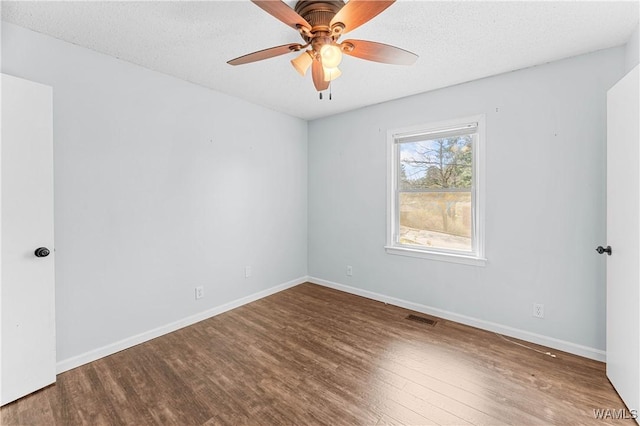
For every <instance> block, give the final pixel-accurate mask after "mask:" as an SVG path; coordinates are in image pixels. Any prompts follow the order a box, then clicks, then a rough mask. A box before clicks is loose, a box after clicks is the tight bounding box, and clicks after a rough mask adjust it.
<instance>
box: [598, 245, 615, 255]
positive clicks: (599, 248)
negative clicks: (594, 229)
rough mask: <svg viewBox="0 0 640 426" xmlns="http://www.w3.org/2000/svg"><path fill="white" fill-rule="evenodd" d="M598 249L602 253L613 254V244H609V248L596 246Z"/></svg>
mask: <svg viewBox="0 0 640 426" xmlns="http://www.w3.org/2000/svg"><path fill="white" fill-rule="evenodd" d="M596 251H597V252H598V253H600V254H602V253H607V254H608V255H609V256H611V246H607V248H604V247H602V246H598V247H597V248H596Z"/></svg>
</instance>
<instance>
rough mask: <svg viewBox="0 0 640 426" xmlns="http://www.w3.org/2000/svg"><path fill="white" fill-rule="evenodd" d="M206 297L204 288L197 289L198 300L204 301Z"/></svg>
mask: <svg viewBox="0 0 640 426" xmlns="http://www.w3.org/2000/svg"><path fill="white" fill-rule="evenodd" d="M203 297H204V287H203V286H198V287H196V299H202V298H203Z"/></svg>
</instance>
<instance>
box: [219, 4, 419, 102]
mask: <svg viewBox="0 0 640 426" xmlns="http://www.w3.org/2000/svg"><path fill="white" fill-rule="evenodd" d="M251 1H252V2H253V3H255V4H256V5H258V6H259V7H260V8H262V9H263V10H264V11H266V12H267V13H269V14H270V15H272V16H273V17H275V18H277V19H279V20H280V21H282V22H284V23H285V24H287V25H289V26H290V27H292V28H294V29H295V30H297V31H298V32H299V33H300V35H301V36H302V38H303V40H304V41H305V44H299V43H291V44H284V45H282V46H276V47H271V48H269V49H264V50H259V51H257V52H253V53H249V54H247V55H244V56H240V57H238V58H235V59H232V60H230V61H228V62H227V63H228V64H230V65H242V64H248V63H250V62H256V61H261V60H263V59H268V58H272V57H274V56H280V55H284V54H287V53H291V52H299V51H302V53H301V54H300V55H299V56H298V57H297V58H295V59H293V60H292V61H291V64H292V65H293V67H294V68H295V69H296V70H297V71H298V72H299V73H300V74H301V75H303V76H304V75H305V74H306V73H307V70H308V69H309V68H311V75H312V77H313V84H314V85H315V88H316V90H317V91H318V92H321V91H323V90H326V89H327V88H328V87H329V83H330V82H331V81H332V80H335V79H336V78H338V77H339V76H340V74H341V72H340V69H339V68H338V65H339V64H340V61H341V60H342V55H343V54H345V55H349V56H354V57H356V58H360V59H366V60H368V61H375V62H382V63H385V64H396V65H411V64H413V63H414V62H415V61H416V59H417V58H418V56H417V55H416V54H414V53H411V52H409V51H407V50H404V49H400V48H399V47H395V46H390V45H388V44H383V43H376V42H373V41H366V40H345V41H343V42H341V43H338V39H339V38H340V36H341V35H342V34H345V33H347V32H349V31H353V30H354V29H356V28H358V27H359V26H361V25H362V24H365V23H366V22H368V21H369V20H371V19H372V18H374V17H375V16H377V15H378V14H379V13H381V12H382V11H384V10H385V9H386V8H388V7H389V6H391V5H392V4H393V3H394V2H395V0H349V1H348V2H347V3H345V2H344V0H336V1H331V0H300V1H298V2H297V3H296V6H295V9H291V8H290V7H289V6H288V5H287V4H286V3H284V2H283V1H282V0H251ZM321 95H322V94H321Z"/></svg>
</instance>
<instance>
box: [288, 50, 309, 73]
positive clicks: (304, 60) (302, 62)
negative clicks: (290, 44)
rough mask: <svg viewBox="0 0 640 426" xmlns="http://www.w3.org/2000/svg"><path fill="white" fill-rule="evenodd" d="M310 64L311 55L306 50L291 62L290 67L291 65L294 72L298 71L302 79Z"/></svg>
mask: <svg viewBox="0 0 640 426" xmlns="http://www.w3.org/2000/svg"><path fill="white" fill-rule="evenodd" d="M312 63H313V57H312V56H311V53H310V52H309V51H308V50H305V51H304V52H302V54H301V55H300V56H298V57H297V58H295V59H292V60H291V65H293V67H294V68H295V69H296V71H298V73H299V74H300V75H301V76H303V77H304V76H305V74H306V73H307V70H308V69H309V67H310V66H311V64H312Z"/></svg>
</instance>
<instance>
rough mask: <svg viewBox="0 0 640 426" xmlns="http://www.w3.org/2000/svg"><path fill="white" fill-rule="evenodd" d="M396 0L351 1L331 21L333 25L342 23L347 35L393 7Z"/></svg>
mask: <svg viewBox="0 0 640 426" xmlns="http://www.w3.org/2000/svg"><path fill="white" fill-rule="evenodd" d="M394 2H395V0H349V2H348V3H347V4H345V5H344V6H343V7H342V9H340V10H339V11H338V13H336V15H335V16H334V17H333V19H332V20H331V25H332V26H333V25H334V24H337V23H338V22H342V23H343V24H344V30H343V31H342V33H343V34H344V33H347V32H349V31H353V30H355V29H356V28H358V27H359V26H360V25H362V24H365V23H367V22H369V21H370V20H371V19H373V18H374V17H376V16H377V15H378V14H379V13H380V12H382V11H383V10H385V9H386V8H388V7H389V6H391V5H392V4H393V3H394Z"/></svg>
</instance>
